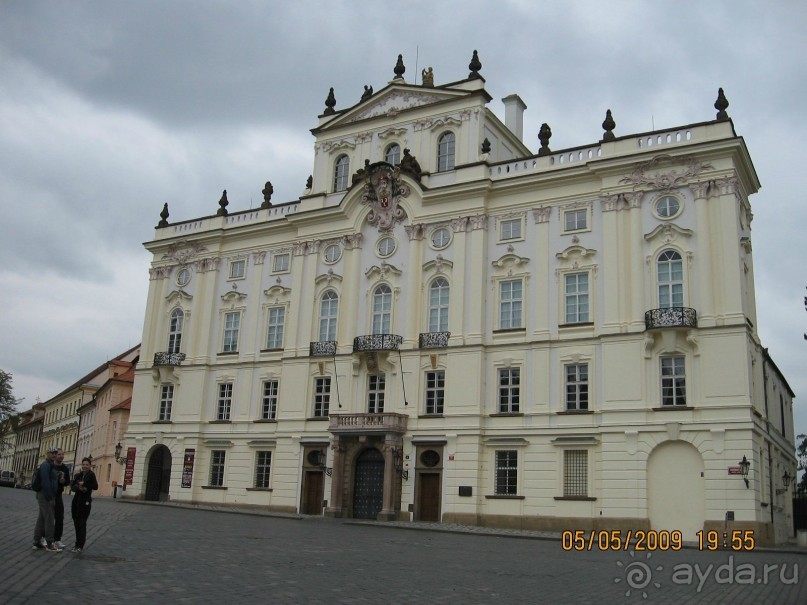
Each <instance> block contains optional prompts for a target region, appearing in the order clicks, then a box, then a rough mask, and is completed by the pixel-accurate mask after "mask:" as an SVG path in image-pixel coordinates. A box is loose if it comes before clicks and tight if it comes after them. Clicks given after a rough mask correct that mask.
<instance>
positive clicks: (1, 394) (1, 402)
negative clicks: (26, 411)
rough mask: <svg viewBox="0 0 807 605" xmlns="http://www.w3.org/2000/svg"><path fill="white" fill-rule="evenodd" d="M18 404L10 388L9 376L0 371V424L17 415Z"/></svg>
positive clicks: (7, 373)
mask: <svg viewBox="0 0 807 605" xmlns="http://www.w3.org/2000/svg"><path fill="white" fill-rule="evenodd" d="M18 403H19V401H17V400H16V399H14V392H13V389H12V387H11V374H10V373H9V372H6V371H5V370H0V422H3V421H5V420H6V419H7V418H10V417H11V416H13V415H14V414H16V413H17V404H18Z"/></svg>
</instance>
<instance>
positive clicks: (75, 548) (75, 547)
mask: <svg viewBox="0 0 807 605" xmlns="http://www.w3.org/2000/svg"><path fill="white" fill-rule="evenodd" d="M70 552H81V549H80V548H79V547H78V546H74V547H73V548H71V549H70Z"/></svg>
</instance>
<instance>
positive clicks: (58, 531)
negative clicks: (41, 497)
mask: <svg viewBox="0 0 807 605" xmlns="http://www.w3.org/2000/svg"><path fill="white" fill-rule="evenodd" d="M54 468H55V469H56V474H57V476H58V486H57V488H56V499H55V500H54V504H55V507H54V515H53V543H54V544H55V545H56V546H57V547H58V548H65V545H64V544H62V532H63V531H64V502H63V501H62V492H63V491H64V488H65V487H67V488H69V487H70V469H69V468H68V467H67V465H66V464H64V450H62V449H61V448H59V450H58V451H57V452H56V459H55V460H54Z"/></svg>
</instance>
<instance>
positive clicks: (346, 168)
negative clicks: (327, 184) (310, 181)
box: [333, 155, 350, 191]
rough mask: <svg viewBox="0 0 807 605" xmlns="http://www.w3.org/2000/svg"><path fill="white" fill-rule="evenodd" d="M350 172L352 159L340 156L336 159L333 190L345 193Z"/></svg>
mask: <svg viewBox="0 0 807 605" xmlns="http://www.w3.org/2000/svg"><path fill="white" fill-rule="evenodd" d="M349 172H350V158H348V157H347V156H346V155H340V156H339V157H338V158H336V163H335V164H334V171H333V190H334V191H344V190H345V189H347V178H348V173H349Z"/></svg>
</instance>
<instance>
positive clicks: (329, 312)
mask: <svg viewBox="0 0 807 605" xmlns="http://www.w3.org/2000/svg"><path fill="white" fill-rule="evenodd" d="M338 313H339V296H338V295H337V294H336V292H334V291H333V290H328V291H327V292H325V293H324V294H323V295H322V300H321V302H320V304H319V341H320V342H325V341H329V340H336V316H337V314H338Z"/></svg>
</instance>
